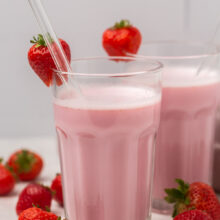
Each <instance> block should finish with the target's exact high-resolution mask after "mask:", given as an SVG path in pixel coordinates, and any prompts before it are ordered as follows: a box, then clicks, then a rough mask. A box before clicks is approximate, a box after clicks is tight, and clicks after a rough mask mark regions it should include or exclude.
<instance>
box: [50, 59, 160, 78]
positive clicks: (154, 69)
mask: <svg viewBox="0 0 220 220" xmlns="http://www.w3.org/2000/svg"><path fill="white" fill-rule="evenodd" d="M114 59H115V60H117V61H114ZM99 60H109V61H114V62H123V61H128V60H129V61H142V62H146V65H147V66H149V67H150V65H151V66H153V67H151V68H148V69H147V68H146V69H143V71H131V72H122V73H120V72H118V73H117V72H115V73H107V72H103V73H84V72H74V70H73V71H72V72H65V71H61V70H57V69H53V71H54V72H55V73H57V74H61V75H73V76H90V77H113V76H135V75H140V74H148V75H151V74H155V73H157V72H159V71H160V70H161V69H162V68H163V64H162V63H161V62H159V61H157V60H155V59H149V58H146V57H134V56H94V57H83V58H75V59H71V63H72V62H84V61H99ZM118 60H120V61H118Z"/></svg>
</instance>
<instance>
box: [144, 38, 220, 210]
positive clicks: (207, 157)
mask: <svg viewBox="0 0 220 220" xmlns="http://www.w3.org/2000/svg"><path fill="white" fill-rule="evenodd" d="M207 49H209V52H210V53H207ZM140 54H142V55H145V56H146V57H151V58H157V59H158V60H159V61H161V62H163V63H164V70H163V76H162V78H163V80H162V81H163V83H162V84H163V86H162V87H163V89H162V93H163V95H162V105H161V122H160V128H159V132H158V140H157V145H156V157H155V178H154V189H153V209H154V210H155V211H157V212H160V213H170V212H171V206H170V205H168V204H167V203H166V202H165V200H164V197H165V192H164V189H165V188H172V187H175V186H176V185H175V182H174V180H175V178H181V179H183V180H185V181H188V182H194V181H202V182H206V183H209V184H210V183H211V182H210V181H211V175H212V164H213V137H214V128H215V114H216V108H217V105H218V102H219V96H220V73H219V71H220V68H219V67H220V65H219V64H220V59H219V58H220V52H219V50H218V49H217V47H215V46H212V47H211V46H210V45H204V44H203V45H201V44H193V43H191V44H190V43H177V42H156V43H149V44H145V45H143V46H142V48H141V50H140ZM202 63H203V64H205V65H203V69H202V70H201V71H200V72H199V73H198V72H197V71H198V69H199V67H201V64H202Z"/></svg>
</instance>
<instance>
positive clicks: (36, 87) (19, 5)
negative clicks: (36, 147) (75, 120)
mask: <svg viewBox="0 0 220 220" xmlns="http://www.w3.org/2000/svg"><path fill="white" fill-rule="evenodd" d="M187 2H190V5H189V6H190V7H189V8H190V10H185V9H186V7H185V5H187ZM43 3H44V5H45V7H46V9H47V11H48V14H49V16H50V18H51V21H52V23H53V25H54V27H55V29H56V32H57V35H58V36H60V37H62V38H64V39H65V40H67V41H68V42H69V44H70V46H71V49H72V55H73V57H85V56H94V55H103V54H105V53H104V51H103V49H102V47H101V35H102V32H103V31H104V30H105V29H106V28H107V27H109V26H111V25H112V24H113V23H114V22H115V21H117V20H120V19H121V18H128V19H130V20H131V21H132V23H133V24H135V25H136V26H137V27H138V28H140V30H141V32H142V34H143V40H144V41H147V40H161V39H163V40H166V39H184V38H188V39H194V40H209V39H210V38H211V36H212V34H213V32H214V29H215V27H216V24H217V21H218V20H220V15H219V17H218V14H219V8H220V1H219V0H191V1H190V0H108V1H106V0H43ZM187 14H188V16H187V19H186V20H185V24H186V25H187V24H189V23H188V22H190V27H188V29H189V31H187V32H186V31H185V29H186V27H185V24H184V15H187ZM0 28H1V30H0V64H1V65H0V73H1V78H0V103H1V104H0V137H17V136H45V135H52V134H53V133H54V128H53V111H52V105H51V90H50V89H48V88H46V86H44V84H43V83H42V82H41V81H40V80H39V79H38V78H37V76H35V74H34V73H33V72H32V70H31V69H30V67H29V65H28V62H27V51H28V48H29V47H30V44H29V40H30V39H31V38H32V36H33V35H36V34H37V33H38V32H39V29H38V26H37V23H36V21H35V18H34V17H33V14H32V11H31V9H30V7H29V5H28V1H27V0H0Z"/></svg>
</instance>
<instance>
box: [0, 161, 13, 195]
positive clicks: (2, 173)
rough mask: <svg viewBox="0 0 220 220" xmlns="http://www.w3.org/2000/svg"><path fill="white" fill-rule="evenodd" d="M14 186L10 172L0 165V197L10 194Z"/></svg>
mask: <svg viewBox="0 0 220 220" xmlns="http://www.w3.org/2000/svg"><path fill="white" fill-rule="evenodd" d="M14 185H15V179H14V177H13V175H12V174H11V172H10V171H9V170H8V169H7V168H6V167H5V166H3V165H2V164H1V163H0V195H6V194H8V193H10V192H11V191H12V190H13V188H14Z"/></svg>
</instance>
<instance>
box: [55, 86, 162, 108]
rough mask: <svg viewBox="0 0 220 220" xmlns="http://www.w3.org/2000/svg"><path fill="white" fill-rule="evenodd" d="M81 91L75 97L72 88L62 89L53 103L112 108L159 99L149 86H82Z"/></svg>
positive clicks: (132, 105) (144, 104)
mask: <svg viewBox="0 0 220 220" xmlns="http://www.w3.org/2000/svg"><path fill="white" fill-rule="evenodd" d="M81 92H82V96H83V97H82V98H80V97H75V93H74V89H62V90H60V91H59V93H58V95H57V97H56V98H55V99H54V103H55V104H56V105H60V106H65V107H69V108H75V109H88V108H89V109H96V110H99V109H100V110H105V109H106V110H112V109H128V108H137V107H143V106H146V105H152V104H155V103H158V102H159V101H160V99H161V95H160V94H159V92H156V91H155V90H154V89H153V88H150V87H148V88H140V87H138V88H137V87H129V86H126V87H125V86H124V87H122V86H114V87H113V86H111V87H109V86H107V87H104V86H102V87H100V86H99V87H88V88H85V87H84V88H83V89H82V90H81Z"/></svg>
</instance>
